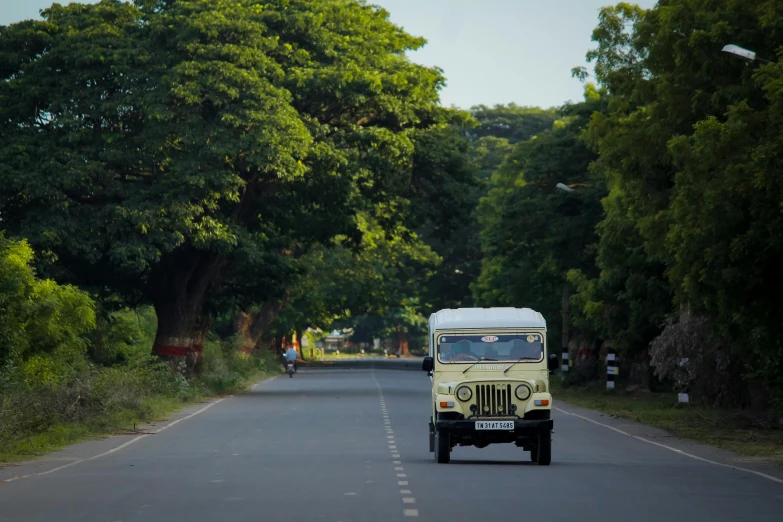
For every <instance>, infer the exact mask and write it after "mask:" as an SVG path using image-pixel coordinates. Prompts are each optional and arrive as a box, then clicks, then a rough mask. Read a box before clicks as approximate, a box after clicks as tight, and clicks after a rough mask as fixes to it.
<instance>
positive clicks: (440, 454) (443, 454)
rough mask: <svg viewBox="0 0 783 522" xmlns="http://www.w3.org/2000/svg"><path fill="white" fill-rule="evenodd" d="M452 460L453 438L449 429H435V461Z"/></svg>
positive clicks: (442, 462)
mask: <svg viewBox="0 0 783 522" xmlns="http://www.w3.org/2000/svg"><path fill="white" fill-rule="evenodd" d="M450 460H451V440H450V437H449V433H448V432H447V431H443V430H439V429H437V428H436V429H435V461H436V462H437V463H438V464H448V463H449V461H450Z"/></svg>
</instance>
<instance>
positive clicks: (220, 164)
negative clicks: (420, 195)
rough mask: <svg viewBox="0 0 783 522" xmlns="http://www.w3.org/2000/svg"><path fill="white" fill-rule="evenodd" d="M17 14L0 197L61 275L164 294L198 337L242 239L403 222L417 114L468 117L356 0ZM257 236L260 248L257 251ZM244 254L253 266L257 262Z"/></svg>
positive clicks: (384, 20)
mask: <svg viewBox="0 0 783 522" xmlns="http://www.w3.org/2000/svg"><path fill="white" fill-rule="evenodd" d="M44 18H45V20H44V21H40V22H22V23H19V24H14V25H12V26H9V27H6V28H3V29H2V32H1V33H0V48H2V49H3V50H4V51H3V53H2V55H1V56H0V70H1V71H2V79H3V80H4V81H3V82H2V85H1V86H0V120H1V121H2V122H3V125H2V129H1V130H0V138H1V139H0V142H2V146H0V147H1V148H0V163H2V168H0V212H2V214H3V216H4V218H6V219H7V222H8V223H9V227H10V228H11V230H12V231H13V232H14V233H15V234H20V235H24V236H26V237H29V238H30V241H31V243H32V244H34V245H35V246H36V248H39V249H41V251H42V252H43V253H44V256H45V258H46V259H47V260H48V261H50V263H49V264H48V266H46V268H47V270H48V273H51V274H54V275H56V276H57V277H58V279H61V280H66V281H71V282H77V283H79V284H81V285H85V286H89V287H92V288H97V289H101V290H105V291H106V292H111V293H115V294H119V295H121V296H123V297H124V298H125V299H127V300H136V301H151V302H152V303H153V304H154V306H155V310H156V313H157V315H158V319H159V321H158V333H157V336H156V341H155V348H154V352H155V353H158V354H161V355H168V356H183V355H185V354H187V353H190V352H195V353H198V352H199V350H200V345H201V342H202V341H201V339H202V338H203V334H204V331H205V329H206V328H207V326H208V322H207V319H208V304H209V303H210V302H211V301H212V300H213V299H214V296H216V295H219V294H220V293H221V290H222V288H221V287H222V284H223V283H224V282H225V281H227V280H228V279H229V278H231V277H232V276H234V277H235V279H241V277H240V276H238V275H237V274H236V273H235V272H233V271H234V268H235V267H236V266H238V265H237V264H235V258H236V256H237V255H244V256H245V260H246V261H248V262H251V263H254V262H259V263H260V264H258V265H255V266H254V269H253V270H249V271H248V272H247V273H246V274H245V275H246V276H247V277H251V278H252V277H254V275H255V273H257V272H258V271H263V270H264V268H265V266H264V264H263V262H264V260H265V259H267V258H268V255H264V254H265V253H266V254H269V253H270V252H277V253H280V252H281V251H289V250H292V249H293V247H294V246H295V245H296V244H303V245H305V246H306V245H307V244H313V243H319V242H325V241H327V240H328V239H329V238H331V237H333V236H334V235H336V234H345V235H348V236H356V234H357V232H356V230H355V224H354V220H353V216H354V215H355V213H356V211H357V209H367V208H373V209H380V212H379V215H378V217H379V219H380V222H381V223H382V225H383V226H385V227H389V226H392V225H391V223H393V222H394V221H395V219H396V217H397V216H398V210H399V209H400V207H401V206H402V203H401V202H400V201H399V197H398V194H399V192H400V190H402V191H404V190H405V187H406V186H407V183H408V182H409V175H410V164H411V160H412V154H413V151H414V145H413V143H412V139H411V132H412V131H414V130H415V129H426V128H429V127H431V126H433V125H438V124H445V123H449V122H450V121H458V120H459V118H457V120H455V119H454V116H453V115H454V114H455V113H454V112H453V111H450V110H446V109H441V108H440V107H439V106H438V105H437V99H438V89H439V88H440V87H441V86H442V85H443V78H442V76H441V75H440V73H439V72H438V71H437V70H435V69H429V68H425V67H422V66H419V65H415V64H413V63H411V62H409V61H408V60H407V59H406V58H405V57H404V52H405V51H407V50H412V49H416V48H418V47H420V46H421V45H422V44H423V43H424V41H423V40H422V39H418V38H414V37H411V36H409V35H407V34H406V33H404V32H403V31H402V30H401V29H399V28H398V27H396V26H394V25H393V24H391V23H390V22H389V21H388V13H387V12H385V11H383V10H381V9H377V8H375V7H372V6H366V5H364V4H362V3H360V2H357V1H352V0H339V1H338V0H334V1H328V2H323V1H316V0H277V1H273V2H268V3H266V4H264V5H263V6H262V5H259V4H257V3H256V2H254V1H251V0H239V1H236V0H232V1H228V0H209V1H204V2H190V1H184V0H183V1H173V2H172V1H168V0H166V1H164V0H158V1H153V0H143V1H142V0H139V1H137V2H136V3H135V4H128V3H124V2H119V1H111V0H104V1H103V2H101V3H99V4H96V5H87V6H84V5H76V4H73V5H70V6H67V7H62V6H59V5H56V4H55V5H54V6H52V7H51V8H50V9H48V10H46V11H45V12H44ZM248 254H249V255H248ZM245 268H246V267H245Z"/></svg>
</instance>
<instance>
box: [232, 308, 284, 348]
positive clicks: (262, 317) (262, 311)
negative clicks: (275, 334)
mask: <svg viewBox="0 0 783 522" xmlns="http://www.w3.org/2000/svg"><path fill="white" fill-rule="evenodd" d="M282 307H283V304H282V303H264V304H263V305H261V307H260V308H259V309H258V310H257V311H255V312H242V311H240V312H239V313H238V315H237V319H236V320H235V322H234V329H235V330H234V331H235V332H236V333H237V334H238V335H239V338H240V344H241V346H242V351H243V352H245V353H247V354H249V353H251V352H252V351H253V350H255V349H256V348H258V347H259V343H260V342H261V341H262V339H263V338H264V334H265V333H266V332H267V329H268V328H269V325H270V324H272V323H273V322H274V320H275V318H276V317H277V314H278V313H279V312H280V309H281V308H282Z"/></svg>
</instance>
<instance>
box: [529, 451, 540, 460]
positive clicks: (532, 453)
mask: <svg viewBox="0 0 783 522" xmlns="http://www.w3.org/2000/svg"><path fill="white" fill-rule="evenodd" d="M530 460H531V461H533V462H538V450H537V449H536V448H533V449H531V450H530Z"/></svg>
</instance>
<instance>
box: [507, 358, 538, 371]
mask: <svg viewBox="0 0 783 522" xmlns="http://www.w3.org/2000/svg"><path fill="white" fill-rule="evenodd" d="M525 359H527V360H528V361H534V360H535V359H533V358H532V357H520V358H519V359H517V360H516V361H514V364H512V365H511V366H509V367H508V368H506V369H505V370H503V373H506V372H507V371H509V370H510V369H511V368H513V367H514V365H515V364H518V363H520V362H522V361H524V360H525Z"/></svg>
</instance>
